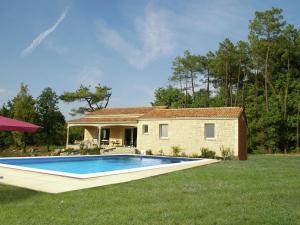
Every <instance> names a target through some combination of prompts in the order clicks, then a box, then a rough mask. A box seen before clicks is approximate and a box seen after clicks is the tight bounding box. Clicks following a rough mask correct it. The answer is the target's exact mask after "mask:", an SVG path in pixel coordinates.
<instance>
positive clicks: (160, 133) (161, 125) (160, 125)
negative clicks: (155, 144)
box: [159, 123, 169, 139]
mask: <svg viewBox="0 0 300 225" xmlns="http://www.w3.org/2000/svg"><path fill="white" fill-rule="evenodd" d="M164 125H165V126H167V135H168V136H162V127H163V126H164ZM159 139H169V124H167V123H160V124H159Z"/></svg>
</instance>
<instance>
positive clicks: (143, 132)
mask: <svg viewBox="0 0 300 225" xmlns="http://www.w3.org/2000/svg"><path fill="white" fill-rule="evenodd" d="M146 126H147V128H148V129H147V132H145V127H146ZM142 134H149V125H148V124H143V125H142Z"/></svg>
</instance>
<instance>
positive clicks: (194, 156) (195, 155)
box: [191, 153, 199, 158]
mask: <svg viewBox="0 0 300 225" xmlns="http://www.w3.org/2000/svg"><path fill="white" fill-rule="evenodd" d="M191 157H192V158H199V155H198V154H197V153H193V154H192V156H191Z"/></svg>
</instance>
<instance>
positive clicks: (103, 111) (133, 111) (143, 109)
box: [87, 106, 166, 115]
mask: <svg viewBox="0 0 300 225" xmlns="http://www.w3.org/2000/svg"><path fill="white" fill-rule="evenodd" d="M159 108H160V109H162V108H166V107H165V106H153V107H129V108H105V109H98V110H96V111H94V112H89V113H87V115H116V114H145V113H148V112H150V111H152V110H153V109H159Z"/></svg>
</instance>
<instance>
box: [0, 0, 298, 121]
mask: <svg viewBox="0 0 300 225" xmlns="http://www.w3.org/2000/svg"><path fill="white" fill-rule="evenodd" d="M272 6H275V7H280V8H282V9H283V10H284V16H285V19H286V20H287V22H288V23H292V24H294V25H296V27H298V28H299V25H300V20H299V19H300V18H299V17H300V16H299V12H300V2H299V1H287V0H286V1H284V0H282V1H280V0H276V1H275V0H274V1H234V0H229V1H215V0H209V1H200V0H198V1H189V0H157V1H155V0H154V1H144V0H127V1H126V0H123V1H121V0H120V1H104V0H103V1H100V0H97V1H96V0H94V1H92V0H90V1H83V0H82V1H79V0H78V1H71V0H61V1H58V0H51V1H46V0H45V1H38V0H36V1H30V0H27V1H14V0H1V1H0V27H1V34H0V104H1V105H2V104H3V103H5V102H7V101H8V100H9V99H11V98H12V97H13V96H15V95H16V94H17V92H18V90H19V86H20V83H21V82H23V83H25V84H27V85H28V86H29V89H30V93H31V94H32V95H33V96H34V97H37V96H38V95H39V94H40V93H41V91H42V90H43V89H44V88H45V87H51V88H53V89H54V90H55V91H56V93H57V94H62V93H63V91H64V90H75V89H76V88H77V87H79V86H80V84H81V83H84V84H91V85H94V84H97V83H101V84H105V85H108V86H110V87H112V93H113V94H112V97H111V102H110V104H109V106H110V107H116V106H147V105H149V104H150V102H151V101H152V100H153V92H154V90H155V89H156V88H158V87H162V86H165V85H167V84H168V82H167V80H168V76H169V75H170V74H171V67H172V60H173V59H174V57H176V56H177V55H179V54H182V53H183V51H184V50H185V49H188V50H190V51H191V52H193V53H197V54H205V53H206V52H207V51H208V50H215V49H216V48H217V47H218V44H219V42H221V41H222V40H223V39H224V38H226V37H228V38H230V39H231V40H232V41H234V42H235V41H238V40H240V39H243V40H245V39H247V35H248V23H249V20H250V19H252V18H253V16H254V12H255V11H256V10H266V9H269V8H271V7H272ZM74 106H76V104H65V103H60V109H61V111H62V112H63V113H64V114H65V115H66V116H67V114H68V112H69V110H70V109H71V108H72V107H74Z"/></svg>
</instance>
